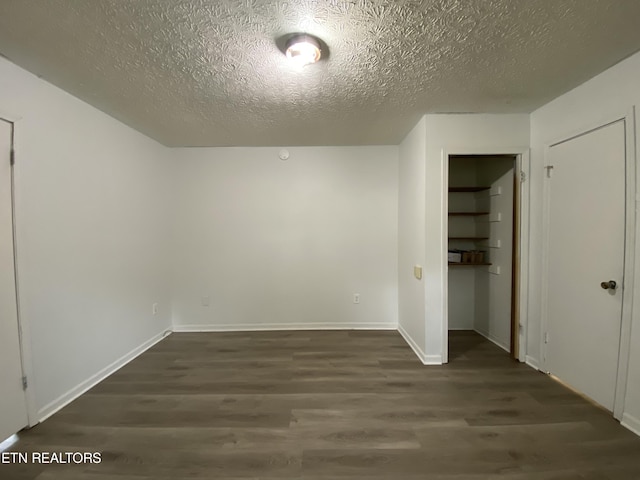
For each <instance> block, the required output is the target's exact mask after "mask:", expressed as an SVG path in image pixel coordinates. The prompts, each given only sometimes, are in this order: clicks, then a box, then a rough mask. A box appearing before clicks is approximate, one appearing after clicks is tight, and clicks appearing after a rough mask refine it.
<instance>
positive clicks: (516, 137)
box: [425, 114, 529, 359]
mask: <svg viewBox="0 0 640 480" xmlns="http://www.w3.org/2000/svg"><path fill="white" fill-rule="evenodd" d="M426 129H427V133H426V135H427V154H426V172H425V175H426V187H425V191H426V198H425V201H426V203H425V205H426V210H425V222H426V223H425V225H426V236H425V252H426V256H425V269H426V271H427V272H428V273H427V274H426V275H425V292H426V296H425V305H426V332H425V335H426V344H425V352H426V353H427V355H430V356H432V357H440V358H441V359H442V357H443V356H445V355H446V351H445V348H446V334H447V332H446V330H444V326H445V318H444V311H445V298H446V297H445V292H444V286H445V284H446V283H447V282H446V278H447V277H446V269H447V264H446V258H444V254H443V252H444V251H445V248H446V243H445V242H446V238H444V237H443V226H444V225H445V222H447V217H446V213H445V212H444V201H445V198H446V197H445V195H446V194H447V192H446V188H447V182H446V181H445V173H446V172H445V171H444V161H443V151H446V152H447V153H449V154H455V153H459V154H474V153H475V154H491V153H512V152H517V151H520V150H522V149H523V148H526V147H527V146H528V145H529V115H526V114H517V115H516V114H513V115H490V114H478V115H427V116H426Z"/></svg>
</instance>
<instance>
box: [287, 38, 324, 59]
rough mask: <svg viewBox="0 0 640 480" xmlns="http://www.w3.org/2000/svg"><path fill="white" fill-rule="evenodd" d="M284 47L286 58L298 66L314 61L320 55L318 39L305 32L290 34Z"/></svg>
mask: <svg viewBox="0 0 640 480" xmlns="http://www.w3.org/2000/svg"><path fill="white" fill-rule="evenodd" d="M285 48H286V49H285V55H286V56H287V58H288V59H289V60H291V61H292V62H293V63H294V64H295V65H297V66H299V67H304V66H305V65H310V64H312V63H316V62H317V61H318V60H320V57H321V56H322V50H321V49H320V41H319V40H318V39H317V38H315V37H312V36H311V35H307V34H298V35H294V36H292V37H291V38H290V39H289V40H288V41H287V44H286V47H285Z"/></svg>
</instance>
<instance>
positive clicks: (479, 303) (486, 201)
mask: <svg viewBox="0 0 640 480" xmlns="http://www.w3.org/2000/svg"><path fill="white" fill-rule="evenodd" d="M477 167H478V185H487V186H490V187H491V190H490V191H489V192H488V194H487V192H482V193H484V195H482V194H480V195H482V197H481V198H480V199H479V200H478V206H479V208H478V210H479V211H487V212H491V213H492V214H494V215H495V214H497V213H500V215H501V220H500V221H499V222H495V221H494V222H489V224H488V225H486V224H485V225H484V227H485V228H487V229H488V231H489V239H490V241H489V244H490V245H493V246H494V247H490V248H487V247H484V248H483V250H486V251H487V252H488V255H489V261H490V262H491V264H492V265H491V267H483V268H476V269H475V275H476V282H475V287H476V294H475V301H476V304H475V307H476V308H475V310H476V317H475V319H474V330H476V331H477V332H479V333H481V334H482V335H484V336H485V337H487V338H488V339H490V340H491V341H493V342H494V343H496V344H497V345H499V346H500V347H502V348H503V349H505V350H506V351H510V350H511V293H512V266H513V170H514V167H515V159H514V158H504V157H494V158H483V159H481V160H478V161H477ZM498 190H499V191H500V192H501V193H500V194H499V195H498V194H497V193H498ZM486 220H488V219H487V218H485V221H486ZM496 241H500V248H495V245H496V243H495V242H496ZM496 268H499V269H500V273H499V274H498V273H497V270H496ZM449 274H451V273H449Z"/></svg>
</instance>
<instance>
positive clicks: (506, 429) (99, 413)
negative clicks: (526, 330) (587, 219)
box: [0, 331, 640, 480]
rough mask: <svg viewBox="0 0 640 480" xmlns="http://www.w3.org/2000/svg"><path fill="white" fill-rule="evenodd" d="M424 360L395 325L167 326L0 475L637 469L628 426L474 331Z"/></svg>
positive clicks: (530, 474) (395, 474) (602, 475)
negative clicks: (92, 458)
mask: <svg viewBox="0 0 640 480" xmlns="http://www.w3.org/2000/svg"><path fill="white" fill-rule="evenodd" d="M450 356H451V359H450V360H451V363H450V364H448V365H446V366H442V367H425V366H422V365H421V364H420V363H419V361H418V360H417V359H416V357H415V356H414V354H413V352H412V351H411V350H410V349H409V347H408V346H407V345H406V343H405V342H404V340H403V339H402V337H401V336H400V335H399V334H398V333H397V332H391V331H384V332H380V331H377V332H374V331H314V332H300V331H296V332H250V333H249V332H241V333H194V334H191V333H182V334H173V335H171V336H169V337H168V338H166V339H165V340H164V341H162V342H160V343H159V344H157V345H156V346H155V347H153V348H152V349H151V350H149V351H148V352H146V353H144V354H143V355H141V356H140V357H138V358H137V359H135V360H134V361H133V362H131V363H130V364H128V365H126V366H125V367H124V368H122V369H121V370H119V371H118V372H116V373H115V374H114V375H112V376H111V377H109V378H108V379H106V380H105V381H104V382H102V383H100V384H99V385H97V386H96V387H94V388H93V389H92V390H90V391H89V392H87V393H86V394H85V395H82V396H81V397H80V398H79V399H77V400H76V401H74V402H73V403H72V404H70V405H69V406H67V407H66V408H64V409H63V410H61V411H60V412H58V413H57V414H56V415H54V416H52V417H51V418H50V419H48V420H46V421H45V422H44V423H42V424H40V425H38V426H36V427H35V428H33V429H31V430H28V431H25V432H22V433H21V434H20V440H19V442H18V443H17V444H16V445H15V446H14V447H13V448H12V450H13V451H17V452H39V451H47V452H74V451H86V452H93V451H98V452H102V458H103V461H102V463H100V464H95V465H91V464H85V465H33V464H29V465H0V479H2V480H13V479H15V480H33V479H38V480H80V479H89V480H109V479H118V480H134V479H135V480H146V479H149V480H150V479H159V480H168V479H187V478H191V479H193V478H202V479H218V480H225V479H235V480H249V479H251V480H258V479H269V480H275V479H305V480H320V479H332V480H364V479H367V480H382V479H385V480H418V479H433V480H463V479H464V480H466V479H469V480H481V479H482V480H485V479H501V480H577V479H582V480H626V479H629V480H638V479H640V438H639V437H637V436H635V435H634V434H632V433H631V432H629V431H627V430H626V429H624V428H623V427H621V426H620V425H619V424H618V423H617V422H616V421H615V420H613V418H612V417H611V416H610V414H608V413H607V412H605V411H603V410H601V409H599V408H598V407H596V406H594V405H592V404H591V403H589V402H588V401H586V400H585V399H583V398H582V397H580V396H578V395H576V394H574V393H572V392H571V391H569V390H568V389H566V388H565V387H563V386H562V385H560V384H558V383H556V382H555V381H553V380H552V379H551V378H549V377H547V376H545V375H543V374H541V373H539V372H536V371H534V370H532V369H531V368H529V367H528V366H526V365H523V364H518V363H515V362H513V361H511V360H510V359H509V357H508V355H507V354H506V353H505V352H503V351H502V350H500V349H499V348H498V347H496V346H495V345H493V344H492V343H490V342H488V341H487V340H485V339H484V338H482V337H480V336H479V335H477V334H475V333H472V332H452V334H451V337H450Z"/></svg>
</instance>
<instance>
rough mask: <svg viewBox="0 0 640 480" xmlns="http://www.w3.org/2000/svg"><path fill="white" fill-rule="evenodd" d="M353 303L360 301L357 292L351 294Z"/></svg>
mask: <svg viewBox="0 0 640 480" xmlns="http://www.w3.org/2000/svg"><path fill="white" fill-rule="evenodd" d="M353 303H360V294H359V293H354V294H353Z"/></svg>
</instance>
